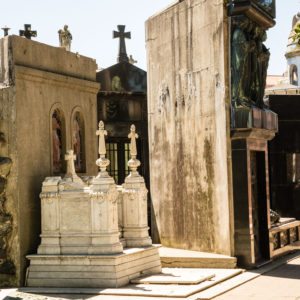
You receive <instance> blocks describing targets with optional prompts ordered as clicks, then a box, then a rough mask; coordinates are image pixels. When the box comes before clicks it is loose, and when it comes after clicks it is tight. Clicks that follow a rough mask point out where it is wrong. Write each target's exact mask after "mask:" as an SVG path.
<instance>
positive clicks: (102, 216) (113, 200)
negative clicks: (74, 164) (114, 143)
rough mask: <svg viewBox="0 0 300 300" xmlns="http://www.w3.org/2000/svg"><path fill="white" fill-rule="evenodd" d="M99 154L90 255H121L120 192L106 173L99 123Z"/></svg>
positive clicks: (103, 139) (102, 131) (92, 186)
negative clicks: (119, 225)
mask: <svg viewBox="0 0 300 300" xmlns="http://www.w3.org/2000/svg"><path fill="white" fill-rule="evenodd" d="M96 134H97V135H98V136H99V154H100V158H99V159H97V161H96V164H97V166H99V168H100V171H99V173H98V175H97V177H95V178H94V179H93V181H92V185H91V201H92V205H91V211H92V237H91V239H92V247H91V248H90V251H89V253H90V254H104V253H105V254H113V253H121V252H122V251H123V246H122V244H121V243H120V239H119V227H118V202H117V201H118V191H117V186H116V184H115V182H114V180H113V178H112V177H111V176H109V174H108V173H107V171H106V168H107V166H109V163H110V162H109V160H108V159H107V158H106V157H105V156H106V148H105V136H106V135H107V131H106V130H104V123H103V122H102V121H100V122H99V130H97V132H96Z"/></svg>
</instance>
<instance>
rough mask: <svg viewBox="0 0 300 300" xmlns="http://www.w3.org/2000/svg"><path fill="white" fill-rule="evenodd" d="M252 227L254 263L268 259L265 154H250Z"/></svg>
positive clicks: (252, 152)
mask: <svg viewBox="0 0 300 300" xmlns="http://www.w3.org/2000/svg"><path fill="white" fill-rule="evenodd" d="M250 168H251V194H252V197H251V198H252V199H251V200H252V201H251V204H252V210H250V212H252V226H253V238H254V255H255V261H256V262H259V261H262V260H268V259H269V230H268V221H267V218H268V212H267V195H266V172H265V171H266V168H265V152H264V151H251V152H250Z"/></svg>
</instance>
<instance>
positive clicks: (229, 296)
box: [214, 258, 300, 300]
mask: <svg viewBox="0 0 300 300" xmlns="http://www.w3.org/2000/svg"><path fill="white" fill-rule="evenodd" d="M214 299H215V300H271V299H272V300H300V258H296V259H294V260H292V261H290V262H288V263H287V264H284V265H282V266H281V267H279V268H277V269H274V270H272V271H270V272H267V273H265V274H263V275H261V276H259V277H257V278H256V279H254V280H251V281H249V282H247V283H245V284H243V285H241V286H239V287H237V288H235V289H233V290H231V291H229V292H227V293H225V294H223V295H222V296H219V297H217V298H214Z"/></svg>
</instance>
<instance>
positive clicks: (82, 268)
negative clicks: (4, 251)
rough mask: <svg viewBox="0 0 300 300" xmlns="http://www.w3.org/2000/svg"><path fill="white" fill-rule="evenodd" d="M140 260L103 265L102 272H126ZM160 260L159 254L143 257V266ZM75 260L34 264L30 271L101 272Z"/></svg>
mask: <svg viewBox="0 0 300 300" xmlns="http://www.w3.org/2000/svg"><path fill="white" fill-rule="evenodd" d="M140 259H141V258H139V259H138V260H136V261H132V260H130V265H129V262H125V263H122V264H119V265H116V264H115V263H112V264H111V265H107V264H106V265H102V266H101V272H105V273H109V272H121V271H124V270H125V271H126V270H127V269H128V268H129V267H134V266H135V265H136V264H137V263H138V264H140V262H139V260H140ZM158 259H159V256H158V254H154V255H150V256H146V257H143V264H147V263H148V262H152V261H157V260H158ZM72 262H73V260H71V261H69V264H64V263H61V264H54V265H49V264H47V261H45V264H32V265H30V271H31V272H43V271H44V270H45V266H47V267H46V268H47V271H48V272H97V271H99V266H98V265H87V264H82V265H78V264H76V265H73V264H72Z"/></svg>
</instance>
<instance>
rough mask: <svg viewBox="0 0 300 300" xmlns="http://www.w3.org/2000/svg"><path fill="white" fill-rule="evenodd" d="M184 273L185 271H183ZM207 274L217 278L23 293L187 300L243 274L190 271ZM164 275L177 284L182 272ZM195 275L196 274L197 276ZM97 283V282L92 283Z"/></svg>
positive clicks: (229, 270) (178, 270)
mask: <svg viewBox="0 0 300 300" xmlns="http://www.w3.org/2000/svg"><path fill="white" fill-rule="evenodd" d="M181 270H182V271H183V272H184V269H181ZM199 271H202V272H207V274H212V273H214V274H215V276H214V277H212V278H211V279H209V280H206V281H204V282H200V283H199V284H188V285H187V284H174V283H173V284H172V283H169V284H129V285H127V286H124V287H122V288H117V289H115V288H113V289H112V288H105V289H93V288H88V289H87V288H78V286H77V287H76V285H75V282H72V281H71V280H69V281H68V282H67V283H68V285H70V283H73V284H74V289H71V288H51V287H43V288H34V287H31V288H22V289H21V291H24V292H27V293H40V294H89V295H98V297H100V296H101V297H103V298H101V297H100V299H108V297H115V299H124V298H122V297H125V298H126V297H131V299H140V298H141V297H143V299H145V300H146V299H148V297H150V298H151V299H152V297H155V299H158V298H156V297H163V298H168V299H169V298H170V299H172V298H186V297H189V296H191V295H194V294H196V293H199V292H201V291H205V290H206V289H209V288H211V287H213V286H215V285H217V284H219V283H221V282H224V281H226V280H228V279H229V278H233V277H235V276H237V275H239V274H241V273H242V272H243V270H241V269H206V270H197V269H194V268H193V269H190V272H191V274H192V273H193V272H196V273H197V272H199ZM163 272H164V273H169V274H170V275H172V274H173V275H174V276H173V278H174V282H176V276H177V275H178V273H179V272H180V269H177V270H176V269H173V268H170V269H169V268H164V269H163ZM196 273H195V274H196ZM92 283H95V282H92ZM98 297H97V298H98Z"/></svg>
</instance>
